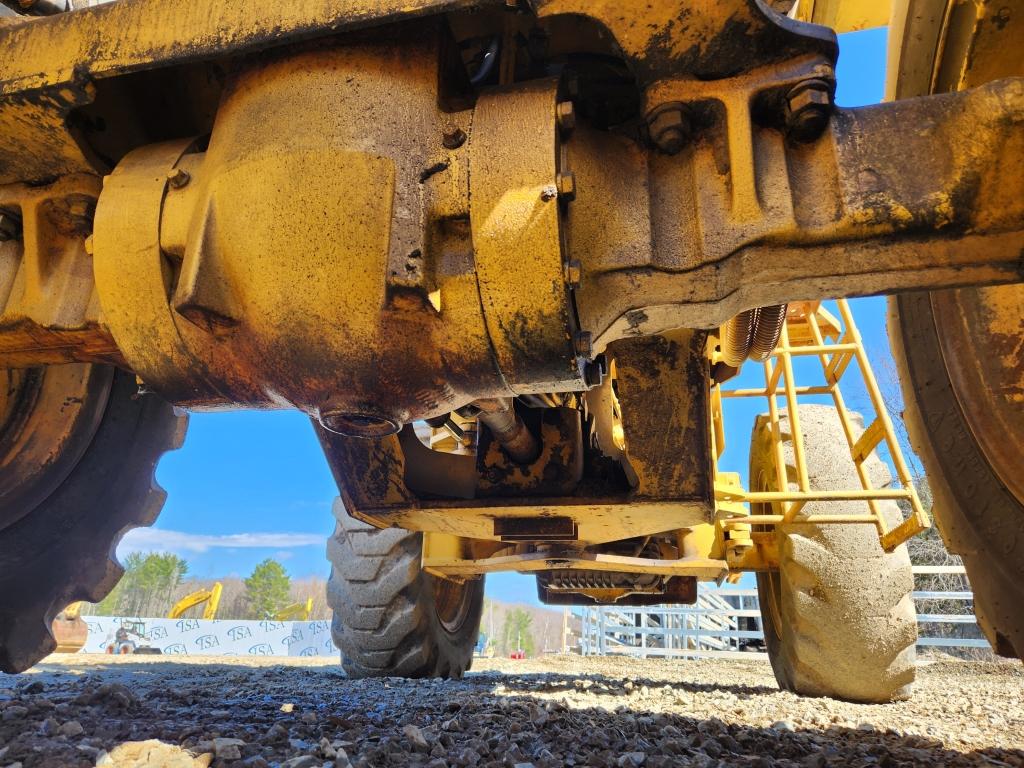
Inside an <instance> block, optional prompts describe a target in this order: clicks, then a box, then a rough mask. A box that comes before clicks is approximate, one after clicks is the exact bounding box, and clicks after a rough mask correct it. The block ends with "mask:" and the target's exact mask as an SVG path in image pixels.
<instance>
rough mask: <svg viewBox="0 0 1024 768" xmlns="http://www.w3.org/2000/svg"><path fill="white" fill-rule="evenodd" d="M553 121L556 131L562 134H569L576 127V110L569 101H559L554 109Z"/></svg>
mask: <svg viewBox="0 0 1024 768" xmlns="http://www.w3.org/2000/svg"><path fill="white" fill-rule="evenodd" d="M555 120H556V121H557V123H558V129H559V130H560V131H561V132H562V133H563V134H566V133H571V132H572V129H573V128H575V127H576V109H575V107H573V104H572V102H571V101H560V102H558V105H557V106H556V107H555Z"/></svg>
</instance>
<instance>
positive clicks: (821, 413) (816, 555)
mask: <svg viewBox="0 0 1024 768" xmlns="http://www.w3.org/2000/svg"><path fill="white" fill-rule="evenodd" d="M856 419H857V426H858V429H857V432H858V433H859V432H860V431H862V429H861V428H860V423H859V422H860V419H859V417H856ZM781 421H782V433H783V435H782V436H783V440H784V455H785V460H786V464H787V466H786V473H787V477H788V478H789V479H790V481H791V482H790V487H791V488H795V487H796V485H795V483H793V482H792V480H793V479H794V478H795V477H796V468H795V463H794V461H793V450H792V441H791V438H790V434H789V433H790V430H789V420H788V418H786V416H785V415H784V413H783V416H782V417H781ZM800 422H801V429H802V431H803V433H804V446H805V455H806V461H807V470H808V475H809V477H810V482H811V487H812V488H813V489H816V490H838V489H841V488H859V487H860V482H859V480H858V478H857V474H856V470H855V468H854V465H853V461H852V460H851V459H850V455H849V449H848V446H847V442H846V437H845V435H844V433H843V430H842V425H841V423H840V421H839V416H838V414H837V413H836V411H835V409H834V408H832V407H831V406H816V405H805V406H801V407H800ZM770 436H771V429H770V425H769V423H768V419H767V417H766V416H760V417H758V420H757V423H756V424H755V426H754V434H753V438H752V441H751V452H750V484H751V488H753V489H755V490H782V489H779V488H777V487H776V485H777V482H776V480H775V468H774V457H773V452H772V448H771V440H770ZM868 461H869V462H870V463H869V465H868V466H869V473H870V475H871V477H872V480H873V482H874V484H875V486H876V487H880V486H882V485H884V484H886V483H888V480H889V476H888V472H887V470H886V469H885V467H884V465H883V464H882V463H881V461H880V460H879V459H878V458H877V457H876V456H874V455H872V457H871V458H870V459H869V460H868ZM878 503H879V504H882V505H883V507H884V512H883V514H886V517H887V519H889V520H890V521H892V520H894V519H895V518H896V517H897V516H898V509H897V508H896V506H895V503H894V502H878ZM758 512H761V513H770V510H767V509H762V510H757V511H755V514H756V513H758ZM864 512H866V507H865V504H864V503H863V502H830V503H828V504H822V503H814V502H810V503H808V504H806V505H805V506H804V510H803V513H802V514H808V515H810V514H816V513H819V514H858V513H860V514H863V513H864ZM777 531H778V545H779V570H778V572H771V573H759V574H758V576H757V588H758V596H759V599H760V603H761V616H762V624H763V627H764V635H765V644H766V646H767V648H768V656H769V658H770V659H771V663H772V669H773V670H774V672H775V679H776V680H777V681H778V683H779V687H781V688H782V689H783V690H788V691H793V692H794V693H798V694H801V695H805V696H831V697H833V698H838V699H846V700H848V701H858V702H886V701H895V700H899V699H906V698H908V697H909V696H910V690H911V685H912V683H913V681H914V659H915V650H914V644H915V642H916V640H917V618H916V613H915V609H914V602H913V596H912V592H913V589H914V580H913V575H912V572H911V568H910V557H909V555H908V554H907V549H906V547H905V546H901V547H899V548H897V549H896V550H895V551H894V552H892V553H890V554H886V553H885V552H884V551H883V550H882V547H881V544H880V543H879V541H878V533H877V530H876V529H875V527H874V526H872V525H867V524H859V523H858V524H847V525H822V526H817V525H804V524H791V525H789V526H785V527H783V526H778V528H777Z"/></svg>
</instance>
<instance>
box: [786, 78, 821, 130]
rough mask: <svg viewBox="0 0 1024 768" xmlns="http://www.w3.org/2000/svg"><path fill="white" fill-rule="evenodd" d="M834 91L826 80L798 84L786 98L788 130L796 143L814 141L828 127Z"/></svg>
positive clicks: (806, 81)
mask: <svg viewBox="0 0 1024 768" xmlns="http://www.w3.org/2000/svg"><path fill="white" fill-rule="evenodd" d="M831 114H832V91H831V88H830V86H829V84H828V83H827V82H825V81H824V80H817V79H814V80H805V81H804V82H802V83H797V85H795V86H794V87H793V88H792V90H790V92H789V94H788V95H787V96H786V130H787V135H788V136H789V138H791V139H793V140H794V141H813V140H814V139H816V138H818V137H819V136H820V135H821V134H822V132H823V131H824V130H825V128H826V127H827V126H828V121H829V117H830V116H831Z"/></svg>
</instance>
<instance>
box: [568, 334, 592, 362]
mask: <svg viewBox="0 0 1024 768" xmlns="http://www.w3.org/2000/svg"><path fill="white" fill-rule="evenodd" d="M572 343H573V347H574V348H575V350H576V354H577V355H579V356H580V357H585V358H587V359H588V360H589V359H590V358H592V357H593V356H594V337H593V336H592V334H591V333H590V331H576V334H575V335H574V336H573V337H572Z"/></svg>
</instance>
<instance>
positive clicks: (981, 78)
mask: <svg viewBox="0 0 1024 768" xmlns="http://www.w3.org/2000/svg"><path fill="white" fill-rule="evenodd" d="M909 10H910V11H912V12H913V14H912V15H911V17H910V19H909V20H908V22H907V24H906V27H907V29H908V30H914V29H916V28H918V27H921V26H922V25H924V24H925V22H926V21H927V22H929V24H928V25H927V26H928V28H929V29H931V30H933V31H932V36H931V37H930V38H928V39H929V40H931V39H932V38H934V40H935V42H934V44H933V45H931V46H928V45H924V44H922V43H921V42H920V41H919V40H916V39H914V38H912V37H909V36H908V37H907V38H906V39H903V40H901V41H899V42H898V44H896V45H895V46H894V51H893V55H892V58H893V59H894V60H895V62H896V63H897V66H896V67H895V68H894V70H893V71H892V72H891V74H890V78H889V87H888V90H889V92H890V94H894V95H895V96H897V97H900V98H907V97H912V96H918V95H922V94H927V93H929V92H954V91H962V90H965V89H969V88H975V87H978V86H980V85H983V84H985V83H988V82H989V81H992V80H998V79H1000V78H1009V77H1014V76H1020V75H1021V74H1022V73H1024V66H1022V63H1021V58H1020V56H1016V55H1011V54H1010V53H1009V51H1011V50H1013V49H1014V46H1015V45H1017V44H1018V43H1017V41H1019V40H1020V39H1021V36H1022V33H1024V2H1021V1H1020V0H1008V1H1007V2H998V3H994V2H979V3H971V4H962V5H950V4H948V3H946V2H944V1H943V0H938V1H936V0H932V1H931V2H923V1H918V2H913V3H909ZM1007 150H1008V151H1007V152H1006V154H1005V156H1003V157H1001V158H999V160H998V162H999V163H1000V164H1004V165H1007V166H1008V167H1010V168H1011V169H1012V170H1013V172H1014V173H1015V174H1016V176H1017V178H1018V180H1019V179H1020V178H1021V177H1022V176H1024V171H1022V168H1024V164H1022V162H1021V160H1020V156H1021V154H1022V153H1024V135H1022V132H1021V131H1020V130H1019V129H1018V131H1017V133H1016V135H1015V136H1014V137H1013V143H1012V144H1011V145H1010V146H1009V147H1008V148H1007ZM1020 189H1021V187H1020V186H1018V188H1017V194H1018V195H1019V194H1020ZM1010 255H1012V252H1011V254H1010ZM929 301H930V304H931V315H932V317H933V318H934V328H935V331H936V333H937V338H938V343H939V346H940V348H941V350H942V357H943V360H944V362H945V364H946V369H947V371H948V374H949V376H950V381H951V384H952V387H953V390H954V391H955V393H956V397H957V401H958V402H959V405H960V407H961V408H962V410H963V412H964V414H965V415H966V416H967V421H968V425H969V428H970V430H971V433H972V435H973V437H974V439H975V440H976V441H977V442H978V445H979V446H980V447H981V449H982V451H983V453H984V456H985V458H986V459H987V460H988V462H989V464H990V466H991V468H992V470H993V471H994V472H995V474H996V475H997V476H998V477H999V479H1000V480H1001V481H1002V482H1003V484H1004V485H1005V486H1006V487H1007V488H1008V489H1009V490H1010V492H1011V493H1013V494H1014V496H1016V498H1017V499H1020V500H1024V477H1022V475H1021V472H1020V468H1021V467H1022V466H1024V286H1022V285H1011V286H1000V287H992V288H965V289H959V290H951V291H935V292H933V293H932V294H931V296H930V299H929Z"/></svg>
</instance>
